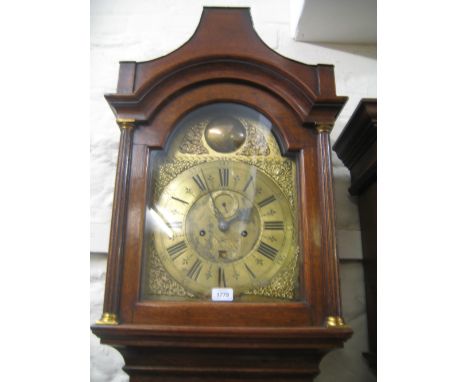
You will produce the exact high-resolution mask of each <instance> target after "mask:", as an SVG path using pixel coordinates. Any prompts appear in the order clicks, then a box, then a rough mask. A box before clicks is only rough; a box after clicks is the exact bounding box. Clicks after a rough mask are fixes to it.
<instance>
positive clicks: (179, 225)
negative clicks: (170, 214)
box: [167, 222, 182, 229]
mask: <svg viewBox="0 0 468 382" xmlns="http://www.w3.org/2000/svg"><path fill="white" fill-rule="evenodd" d="M167 226H168V227H169V228H170V229H181V228H182V222H171V223H167Z"/></svg>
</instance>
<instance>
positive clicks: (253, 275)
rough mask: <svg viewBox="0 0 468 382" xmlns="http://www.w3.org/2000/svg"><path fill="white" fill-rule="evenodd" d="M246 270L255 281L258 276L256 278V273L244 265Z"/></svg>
mask: <svg viewBox="0 0 468 382" xmlns="http://www.w3.org/2000/svg"><path fill="white" fill-rule="evenodd" d="M244 267H245V269H247V272H249V274H250V276H251V277H252V278H253V279H255V278H256V277H257V276H255V273H253V272H252V270H251V269H250V268H249V266H248V265H247V264H244Z"/></svg>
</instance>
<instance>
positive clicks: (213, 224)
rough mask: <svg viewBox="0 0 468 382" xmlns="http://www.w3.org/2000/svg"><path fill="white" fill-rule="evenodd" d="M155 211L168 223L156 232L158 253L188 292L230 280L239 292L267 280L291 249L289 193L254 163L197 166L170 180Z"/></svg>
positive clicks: (224, 284)
mask: <svg viewBox="0 0 468 382" xmlns="http://www.w3.org/2000/svg"><path fill="white" fill-rule="evenodd" d="M187 191H188V192H187ZM154 214H155V215H156V219H159V224H160V225H162V224H164V225H165V227H166V229H165V230H157V231H155V238H154V239H155V243H156V249H157V252H158V254H159V256H160V259H161V261H162V263H163V264H164V266H165V268H166V270H167V271H168V273H169V274H170V275H171V276H172V277H173V278H174V279H175V280H177V282H179V283H180V284H181V285H183V286H184V287H185V288H186V289H187V290H190V291H194V292H197V293H201V294H210V293H211V289H212V288H215V287H221V288H223V287H224V288H226V287H230V288H233V289H234V290H235V291H236V293H241V292H242V291H244V290H246V289H249V288H251V287H252V286H253V285H263V284H267V283H268V281H270V280H271V278H272V277H273V276H274V275H275V274H276V273H277V272H278V270H279V269H280V268H281V267H282V266H283V265H284V264H285V262H287V261H288V260H289V257H290V256H292V255H293V253H291V251H290V248H291V246H292V238H293V227H294V224H293V217H292V214H291V211H290V207H289V205H288V202H287V200H286V197H285V196H284V195H283V193H282V192H281V190H280V189H279V187H278V186H277V185H276V183H275V182H274V181H273V180H272V179H271V178H269V177H268V175H266V174H265V173H264V172H262V171H261V170H259V169H258V168H257V167H255V166H253V165H248V164H245V163H242V162H234V161H228V160H223V161H212V162H207V163H203V164H200V165H196V166H194V167H192V168H190V169H188V170H186V171H184V172H183V173H181V174H180V175H179V176H177V177H176V178H175V179H174V180H173V181H172V182H170V183H169V184H168V186H167V187H166V188H165V189H164V191H163V192H162V194H161V196H160V198H159V201H158V203H157V204H156V206H155V208H154Z"/></svg>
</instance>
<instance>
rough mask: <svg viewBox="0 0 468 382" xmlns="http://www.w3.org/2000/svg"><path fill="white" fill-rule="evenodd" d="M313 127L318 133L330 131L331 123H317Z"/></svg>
mask: <svg viewBox="0 0 468 382" xmlns="http://www.w3.org/2000/svg"><path fill="white" fill-rule="evenodd" d="M315 128H316V129H317V132H318V133H330V132H331V131H332V129H333V125H332V124H331V123H319V124H317V125H316V126H315Z"/></svg>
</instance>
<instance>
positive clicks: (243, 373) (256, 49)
mask: <svg viewBox="0 0 468 382" xmlns="http://www.w3.org/2000/svg"><path fill="white" fill-rule="evenodd" d="M106 99H107V101H108V103H109V104H110V106H111V108H112V110H113V112H114V113H115V115H116V117H117V122H118V124H119V126H120V128H121V140H120V147H119V157H118V163H117V175H116V184H115V194H114V207H113V213H112V226H111V235H110V236H111V237H110V246H109V256H108V267H107V276H106V290H105V297H104V313H103V316H102V318H101V320H100V321H98V322H97V323H96V324H95V325H93V326H92V331H93V333H95V334H96V335H97V336H98V337H100V338H101V342H102V343H103V344H108V345H111V346H113V347H115V348H116V349H118V350H119V351H120V353H121V354H122V355H123V357H124V359H125V364H126V365H125V367H124V370H125V371H126V373H128V374H129V375H130V380H131V381H132V382H143V381H179V380H184V381H188V380H190V381H199V380H200V381H201V380H203V381H207V380H209V381H250V380H255V381H271V380H276V381H280V380H288V381H311V380H313V378H314V377H315V376H316V375H317V374H318V373H319V369H318V364H319V362H320V360H321V358H322V357H323V356H324V355H325V354H326V352H328V351H330V350H331V349H334V348H337V347H341V346H342V345H343V342H344V341H345V340H346V339H347V338H349V337H350V336H351V334H352V331H351V329H350V328H349V327H347V326H346V325H344V323H343V320H342V319H341V303H340V287H339V274H338V260H337V254H336V241H335V220H334V216H335V215H334V214H335V211H334V199H333V182H332V167H331V159H330V157H331V154H330V138H329V133H330V131H331V129H332V127H333V123H334V121H335V119H336V117H337V115H338V113H339V112H340V110H341V109H342V107H343V105H344V103H345V102H346V100H347V98H346V97H338V96H336V94H335V82H334V72H333V66H330V65H316V66H312V65H306V64H302V63H299V62H296V61H293V60H291V59H287V58H285V57H283V56H281V55H279V54H277V53H276V52H274V51H272V50H271V49H270V48H268V47H267V46H266V45H265V44H264V43H263V41H262V40H261V39H260V38H259V37H258V36H257V34H256V32H255V30H254V29H253V25H252V20H251V17H250V12H249V9H248V8H205V9H204V11H203V14H202V18H201V22H200V24H199V26H198V28H197V30H196V32H195V34H194V35H193V36H192V38H191V39H190V40H189V41H188V42H187V43H185V44H184V45H183V46H182V47H180V48H179V49H177V50H176V51H174V52H172V53H171V54H169V55H167V56H164V57H161V58H158V59H155V60H151V61H147V62H142V63H136V62H121V63H120V74H119V81H118V89H117V93H116V94H110V95H106ZM216 102H231V103H238V104H242V105H245V106H248V107H251V108H253V109H255V110H257V111H258V112H260V113H262V114H263V115H265V116H266V117H267V118H268V119H269V120H270V121H272V123H273V125H274V126H275V128H274V129H275V130H274V134H275V136H276V137H277V140H278V141H279V144H280V146H281V148H282V151H283V153H284V154H285V155H286V154H287V155H292V156H294V157H295V158H296V159H297V168H298V188H299V190H300V194H299V213H300V216H299V219H298V220H299V227H298V231H299V240H300V245H301V250H302V263H301V272H300V284H301V297H302V298H301V300H300V301H294V302H281V303H238V302H234V303H219V302H218V303H213V302H194V301H188V302H174V301H141V300H140V298H139V286H140V277H141V275H140V273H141V272H140V270H141V266H142V245H143V228H144V217H145V208H146V194H147V177H148V157H149V152H150V150H162V149H164V147H165V144H166V142H167V141H168V138H169V136H170V134H171V131H172V129H173V127H174V126H175V125H176V124H177V122H178V121H179V120H180V119H181V118H182V117H184V116H185V115H187V113H189V112H190V111H192V110H194V109H196V108H198V107H200V106H203V105H207V104H211V103H216Z"/></svg>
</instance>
